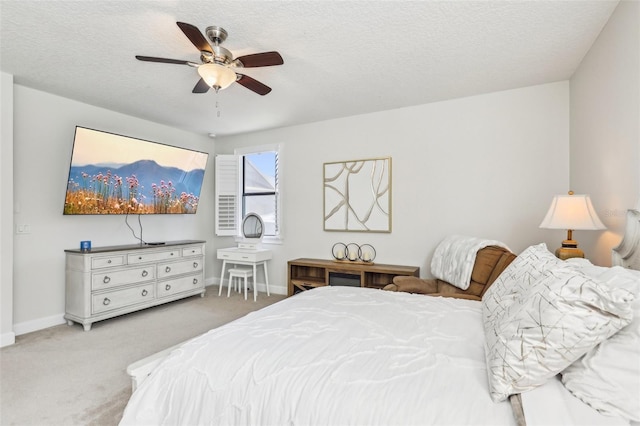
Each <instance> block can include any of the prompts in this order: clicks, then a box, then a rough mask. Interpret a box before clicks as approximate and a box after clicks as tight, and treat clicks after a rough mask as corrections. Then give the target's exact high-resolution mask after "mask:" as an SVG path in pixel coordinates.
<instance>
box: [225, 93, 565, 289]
mask: <svg viewBox="0 0 640 426" xmlns="http://www.w3.org/2000/svg"><path fill="white" fill-rule="evenodd" d="M274 143H281V144H283V145H284V148H283V153H282V161H281V165H282V167H281V183H282V188H281V191H282V193H283V222H284V226H283V232H284V238H285V240H284V244H282V245H280V246H278V245H270V246H269V247H271V248H272V249H273V250H274V259H273V261H272V262H271V265H270V268H271V269H270V273H271V274H270V278H271V283H272V285H273V286H281V287H282V288H283V289H284V286H285V285H286V279H287V273H286V272H287V271H286V262H287V261H288V260H290V259H295V258H298V257H318V258H325V259H329V258H331V247H332V245H333V244H334V243H336V242H343V243H350V242H355V243H358V244H364V243H369V244H372V245H373V246H374V247H375V249H376V251H377V258H376V262H378V263H392V264H405V265H416V266H420V268H421V275H422V276H428V272H429V264H430V262H431V256H432V254H433V251H434V249H435V246H436V245H437V243H438V242H439V241H440V240H441V239H442V238H444V237H445V236H447V235H449V234H453V233H460V234H467V235H473V236H477V237H483V238H491V239H497V240H501V241H504V242H505V243H507V244H508V245H509V246H510V247H511V249H512V250H514V251H516V252H519V251H521V250H522V249H524V248H525V247H527V246H528V245H530V244H533V243H537V242H540V241H547V242H548V244H552V243H553V244H555V243H556V242H559V241H560V240H559V239H558V236H556V235H555V234H554V233H553V232H552V231H545V230H540V229H539V228H538V225H539V224H540V222H541V221H542V218H543V217H544V214H545V212H546V210H547V208H548V204H549V202H550V200H551V196H552V195H553V194H554V193H556V192H563V191H565V190H566V186H567V185H568V182H569V172H568V167H567V166H568V164H569V84H568V82H566V81H565V82H558V83H552V84H546V85H541V86H535V87H527V88H522V89H517V90H510V91H505V92H499V93H491V94H486V95H481V96H474V97H469V98H462V99H456V100H451V101H446V102H439V103H433V104H427V105H421V106H416V107H410V108H403V109H398V110H392V111H385V112H380V113H375V114H367V115H360V116H354V117H348V118H344V119H337V120H330V121H324V122H318V123H312V124H307V125H301V126H295V127H288V128H282V129H276V130H269V131H263V132H257V133H252V134H245V135H239V136H233V137H226V138H219V139H218V140H217V141H216V153H220V154H228V153H233V150H234V149H235V148H237V147H241V146H252V145H263V144H274ZM385 156H390V157H392V163H393V166H392V167H393V176H392V181H393V207H392V209H393V231H392V232H391V233H389V234H374V233H347V232H325V231H323V222H322V200H323V192H322V170H323V163H324V162H330V161H342V160H354V159H364V158H372V157H385ZM233 245H234V241H233V240H232V239H231V238H228V237H226V238H222V237H221V238H216V240H215V247H217V248H221V247H230V246H233ZM220 267H221V265H220V264H216V271H217V272H216V276H218V275H219V273H220Z"/></svg>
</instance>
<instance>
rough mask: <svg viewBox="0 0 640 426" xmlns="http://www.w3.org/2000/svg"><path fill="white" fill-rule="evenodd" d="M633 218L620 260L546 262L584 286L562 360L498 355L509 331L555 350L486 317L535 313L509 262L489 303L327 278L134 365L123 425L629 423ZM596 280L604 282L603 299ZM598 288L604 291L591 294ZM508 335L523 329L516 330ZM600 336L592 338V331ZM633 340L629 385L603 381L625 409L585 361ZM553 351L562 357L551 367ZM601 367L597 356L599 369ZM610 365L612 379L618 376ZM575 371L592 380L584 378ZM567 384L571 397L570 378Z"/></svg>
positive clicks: (634, 368)
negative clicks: (573, 334) (526, 360)
mask: <svg viewBox="0 0 640 426" xmlns="http://www.w3.org/2000/svg"><path fill="white" fill-rule="evenodd" d="M628 219H629V220H628V225H627V232H626V233H625V236H624V239H623V241H622V243H621V244H620V245H619V246H618V247H617V248H616V249H614V255H613V259H614V262H616V264H619V265H622V266H619V267H617V268H598V267H595V266H593V265H591V264H590V263H588V262H586V261H585V262H580V261H575V262H566V266H564V264H563V266H561V268H565V269H567V268H570V269H571V270H570V271H569V270H568V269H567V270H565V269H562V270H560V271H559V270H558V269H553V271H552V273H547V275H545V276H550V275H552V276H554V277H555V278H557V276H559V275H562V274H565V275H566V274H570V275H571V276H570V278H569V279H568V281H569V282H570V283H571V284H570V285H574V284H575V282H576V279H575V276H579V277H581V278H580V279H582V280H583V281H581V282H580V283H579V288H580V291H571V295H570V296H568V297H569V299H570V298H572V297H574V294H578V295H579V296H580V297H582V296H583V295H586V296H585V297H587V298H589V299H588V300H589V302H588V303H585V301H584V300H582V299H581V300H578V301H577V303H574V305H575V306H573V307H572V309H576V310H577V311H576V312H578V314H579V315H582V317H580V316H578V317H575V318H573V319H571V320H572V321H574V323H569V324H576V327H577V328H580V327H582V326H585V327H587V329H586V331H587V332H586V333H585V334H583V335H580V336H578V337H577V343H572V347H578V348H581V347H587V346H588V347H589V348H588V350H586V351H585V350H583V349H578V350H579V351H581V352H580V355H578V356H576V353H577V352H576V353H574V354H572V355H569V352H571V350H569V349H566V348H563V350H562V351H556V352H554V353H555V355H558V354H559V353H560V354H561V356H560V358H562V359H560V360H558V359H555V358H553V357H548V358H544V362H542V361H540V362H538V363H537V364H536V367H535V368H533V370H535V369H536V368H538V369H540V368H541V367H540V366H541V365H542V366H543V367H544V368H543V369H544V370H545V371H543V372H542V373H541V377H542V378H540V377H533V378H532V375H533V376H535V375H536V374H538V373H539V372H536V371H533V373H532V372H531V371H528V370H526V371H525V370H522V368H523V367H522V365H520V364H522V359H519V360H518V361H517V362H512V363H511V364H508V363H505V360H504V359H506V358H508V354H507V352H509V351H510V350H511V351H512V352H513V350H512V348H513V346H509V345H516V344H517V345H518V351H520V352H522V353H523V352H525V349H522V348H524V347H526V346H527V345H531V347H532V348H533V349H532V350H531V352H530V353H534V354H535V356H536V357H545V356H547V354H546V353H543V352H550V351H548V350H547V349H545V351H541V350H540V345H539V344H536V343H532V342H531V341H528V340H527V339H529V338H530V337H531V336H528V335H527V336H528V337H526V336H525V337H526V338H523V339H522V340H516V341H508V339H507V340H505V339H502V340H501V339H499V338H496V336H500V333H505V332H507V333H511V332H510V331H509V328H508V327H506V330H505V327H503V326H499V327H495V328H490V327H489V328H488V325H487V324H490V323H491V321H492V320H495V319H496V318H498V317H500V315H502V317H505V316H512V317H514V318H515V320H516V322H519V323H521V324H522V323H526V321H527V320H529V319H528V318H525V319H523V318H522V317H519V315H520V316H522V315H528V316H529V317H533V315H530V314H528V313H527V311H526V309H525V308H526V305H527V304H530V303H532V302H531V300H534V298H532V297H531V296H530V295H527V296H526V297H525V298H524V299H523V300H519V299H518V298H517V295H515V293H513V292H511V293H509V292H510V291H511V290H510V289H511V288H512V287H514V286H513V285H511V284H510V281H509V280H510V279H511V278H509V276H513V275H514V274H517V273H518V269H517V267H514V268H511V265H510V266H509V268H511V269H508V270H509V271H510V273H509V274H506V272H507V270H505V273H503V274H501V276H500V277H499V279H498V280H500V279H502V278H503V275H505V278H504V279H502V281H501V282H500V283H498V282H496V284H494V285H493V286H492V287H491V288H490V289H489V290H490V291H491V290H493V289H494V287H495V288H496V289H495V291H494V294H492V295H489V292H487V295H489V296H490V297H489V299H492V300H493V301H498V302H499V304H500V306H499V307H498V308H496V306H495V305H492V304H491V302H490V301H489V300H487V301H486V303H485V298H486V297H485V298H483V302H478V301H473V300H464V299H453V298H443V297H430V296H424V295H416V294H410V293H401V292H388V291H380V290H376V289H368V288H353V287H323V288H318V289H314V290H311V291H307V292H303V293H300V294H298V295H295V296H293V297H290V298H287V299H285V300H283V301H281V302H278V303H276V304H274V305H271V306H268V307H266V308H263V309H261V310H259V311H256V312H253V313H251V314H249V315H247V316H245V317H243V318H240V319H238V320H236V321H234V322H232V323H229V324H227V325H225V326H222V327H219V328H216V329H213V330H210V331H209V332H207V333H205V334H203V335H201V336H199V337H197V338H195V339H193V340H190V341H188V342H186V343H184V344H182V345H179V346H178V347H176V348H170V349H169V350H167V351H163V353H161V354H157V355H155V356H153V357H150V358H149V359H145V360H143V361H141V362H139V363H136V364H135V365H133V366H130V368H129V372H130V373H131V374H132V378H133V381H134V386H135V387H136V388H137V389H136V390H135V391H134V392H133V394H132V396H131V399H130V401H129V403H128V405H127V407H126V409H125V412H124V415H123V418H122V420H121V423H120V424H121V425H123V426H126V425H177V424H180V425H191V424H194V425H195V424H220V425H232V424H255V425H285V424H289V425H309V424H314V425H342V424H350V425H422V424H428V425H445V424H450V425H462V424H476V425H482V424H486V425H517V424H519V425H524V424H527V425H529V426H533V425H550V424H562V425H570V424H575V425H587V424H593V425H625V424H635V425H637V424H639V423H637V422H638V421H640V418H636V417H635V416H636V412H635V410H636V407H635V405H634V404H635V402H634V396H633V395H639V394H640V392H638V387H640V366H638V365H637V364H638V362H640V361H638V360H639V359H640V358H639V357H638V352H639V351H640V348H638V347H637V345H636V343H637V342H640V340H629V339H633V338H636V337H638V336H637V335H638V334H639V329H640V327H639V326H638V322H637V320H638V318H637V316H636V317H633V309H636V312H637V308H638V304H637V303H636V304H635V305H634V303H635V301H634V299H633V297H629V296H628V294H629V292H633V291H634V290H633V288H635V289H636V290H635V292H636V293H635V294H637V288H638V287H640V272H633V271H628V270H627V269H624V268H625V267H627V268H628V267H630V266H635V267H637V265H639V264H640V263H639V262H638V261H639V259H640V248H639V247H640V232H638V229H640V228H639V227H638V223H640V222H639V221H640V213H639V212H638V211H635V210H632V211H630V213H629V218H628ZM543 249H544V248H543V247H540V246H536V247H534V248H532V249H528V250H529V251H527V250H525V252H523V253H522V254H521V255H519V256H518V258H517V259H516V261H514V262H513V263H514V264H515V263H516V262H517V261H518V259H531V256H532V254H531V253H533V255H534V257H535V256H542V257H543V258H544V256H546V255H544V253H543V255H540V253H542V252H543ZM536 259H537V258H536ZM549 261H550V262H553V261H551V260H550V259H549ZM520 263H527V262H525V261H524V260H522V261H521V262H520ZM528 263H531V262H528ZM536 265H537V264H536ZM536 268H538V266H536ZM575 271H579V272H575ZM611 271H614V272H615V274H614V275H615V277H616V278H615V279H617V277H618V275H620V274H627V273H628V274H630V275H628V274H627V275H624V276H625V277H626V278H627V281H626V284H627V287H625V288H623V289H620V288H618V287H616V290H615V291H613V290H612V289H611V288H609V287H612V286H613V284H611V283H613V282H614V281H615V280H614V281H611V280H609V281H607V282H605V281H606V280H608V279H609V278H607V277H610V276H611ZM543 272H544V271H543ZM602 274H604V275H602ZM605 275H606V276H605ZM596 276H597V277H601V279H602V280H601V281H598V280H596V278H594V277H596ZM512 278H513V277H512ZM555 278H554V279H555ZM616 282H617V281H616ZM592 283H596V284H597V285H596V284H593V285H596V287H595V290H594V289H591V290H589V289H588V287H589V286H590V285H592ZM603 283H605V284H606V283H609V284H610V285H609V287H606V286H604V284H603ZM634 286H635V287H634ZM623 287H624V286H623ZM563 288H564V289H567V288H569V289H571V287H563ZM585 289H586V290H585ZM583 290H584V291H583ZM610 290H611V291H610ZM624 292H626V293H624ZM601 293H602V294H605V293H606V295H610V293H611V295H610V297H609V296H607V297H609V298H608V299H606V297H605V296H602V294H601ZM613 293H615V295H613ZM623 293H624V295H623ZM594 295H595V296H594ZM596 296H597V297H596ZM594 298H595V299H598V300H597V301H594V300H595V299H594ZM602 298H605V299H606V300H605V301H604V302H600V301H599V299H602ZM525 299H526V300H525ZM505 300H508V301H509V303H507V304H505ZM639 300H640V298H639ZM537 303H538V304H537V305H536V309H540V306H541V304H540V303H539V302H537ZM589 304H590V307H587V308H586V309H589V310H588V315H587V317H586V319H584V318H585V317H584V316H585V311H584V309H585V305H589ZM505 305H508V306H505ZM563 309H564V308H563ZM523 312H524V313H523ZM502 317H501V318H502ZM567 317H571V315H568V314H567V315H565V314H564V313H563V315H562V319H557V320H556V319H555V317H554V327H553V330H552V331H551V332H549V331H544V327H539V328H540V329H539V330H534V331H531V330H530V329H535V328H536V327H528V328H527V327H525V331H524V332H523V333H524V335H526V334H527V333H529V332H532V333H534V334H535V333H540V332H541V333H542V334H543V336H544V338H543V340H545V339H549V340H551V339H552V338H553V336H552V335H553V333H554V332H557V331H558V329H559V328H560V327H557V324H560V323H559V322H556V321H565V318H567ZM576 318H577V319H578V320H579V321H577V322H576ZM511 319H513V318H511ZM535 321H538V323H536V324H542V322H544V321H542V322H540V318H537V319H535ZM535 321H534V322H535ZM541 330H542V331H541ZM567 330H568V328H567V327H565V328H564V329H563V330H562V340H561V345H565V346H566V342H567V341H568V339H569V338H568V337H567V334H568V333H567ZM625 333H626V334H625ZM512 334H518V335H519V337H522V335H521V334H520V332H518V333H512ZM596 335H601V337H600V338H599V339H600V340H599V341H598V342H597V343H595V344H594V342H595V340H594V339H596V337H595V336H596ZM618 337H620V338H619V339H618V341H617V342H616V341H615V340H616V338H618ZM589 339H592V340H589ZM587 340H589V341H588V342H587ZM629 341H633V342H636V343H631V345H632V347H630V348H628V349H630V350H631V352H630V353H627V354H626V355H622V356H623V357H627V358H625V359H626V361H625V363H627V364H628V363H629V362H630V363H631V364H630V365H625V366H624V368H623V369H622V370H621V371H618V373H616V374H618V375H620V374H621V375H622V376H623V377H622V379H621V380H622V381H626V382H627V383H626V384H625V386H626V387H624V388H623V389H612V388H610V387H611V386H614V387H615V385H616V384H615V383H614V384H613V385H612V384H611V383H608V384H606V386H609V387H608V388H607V387H605V388H604V389H605V390H604V391H605V392H608V393H609V394H610V395H617V394H616V392H618V393H624V392H626V393H627V394H628V393H631V395H632V396H631V397H630V399H629V401H626V406H623V407H621V408H620V407H616V404H617V403H618V399H620V398H614V400H613V401H603V402H602V404H603V405H598V404H599V403H600V400H595V401H594V398H596V399H597V398H602V397H600V396H599V395H598V392H595V395H591V394H589V391H590V390H591V388H593V387H594V386H596V387H597V386H598V385H599V382H597V381H596V382H593V378H592V376H594V375H593V374H589V368H591V367H593V366H592V365H590V364H589V363H593V364H594V365H595V366H596V367H599V366H600V364H602V361H601V358H602V357H603V356H608V357H609V358H611V357H612V356H613V357H617V356H618V355H617V354H619V352H615V351H616V350H619V346H620V345H623V346H624V348H627V346H629V343H628V342H629ZM488 342H489V343H488ZM505 342H506V343H505ZM545 344H549V343H548V342H547V341H546V340H545ZM501 345H502V346H501ZM504 345H506V346H504ZM581 345H582V346H581ZM607 345H609V346H607ZM616 345H617V346H616ZM603 348H604V349H603ZM565 349H566V350H565ZM585 353H586V355H584V356H582V355H583V354H585ZM496 354H497V356H496ZM612 354H614V355H612ZM503 358H504V359H503ZM565 358H566V359H565ZM616 359H618V358H616ZM629 360H631V361H629ZM634 362H635V365H634V364H633V363H634ZM554 363H556V364H558V363H559V364H558V365H560V367H558V366H556V367H552V366H551V365H552V364H554ZM563 363H564V364H563ZM583 364H584V365H583ZM605 364H606V363H605ZM614 364H615V362H614ZM609 367H611V366H610V365H604V366H603V367H602V368H603V369H604V370H603V371H606V368H609ZM614 367H619V366H616V365H614ZM554 368H555V370H554ZM558 368H560V369H558ZM581 368H582V370H581ZM572 369H573V370H572ZM585 369H586V370H585ZM556 370H557V371H556ZM523 371H524V372H523ZM585 371H587V372H586V373H585ZM534 373H535V374H534ZM563 373H564V375H563ZM514 374H515V375H514ZM616 374H613V375H611V377H608V379H617V378H618V376H617V375H616ZM538 376H540V374H538ZM565 376H566V377H567V378H565ZM596 376H597V374H596ZM569 378H570V379H571V380H569ZM584 378H586V379H588V380H591V382H587V384H586V385H585V383H581V380H582V379H584ZM609 381H611V380H609ZM594 383H595V384H594ZM570 384H571V386H573V391H574V392H575V393H577V394H578V395H579V397H576V396H574V393H572V392H570V391H569V390H568V389H569V388H570V387H571V386H569V385H570ZM602 386H605V384H603V385H602ZM585 388H586V392H583V393H581V392H582V391H583V390H584V389H585ZM634 392H638V393H636V394H634ZM604 399H606V398H604ZM638 399H639V400H640V398H638ZM583 401H584V402H583ZM585 402H587V403H589V404H590V405H588V404H587V403H585ZM607 404H609V405H607ZM638 404H640V401H639V402H638ZM622 405H624V404H622ZM612 406H613V408H612ZM629 406H630V408H629ZM593 407H595V408H593Z"/></svg>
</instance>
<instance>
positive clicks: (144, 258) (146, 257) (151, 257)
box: [127, 249, 180, 265]
mask: <svg viewBox="0 0 640 426" xmlns="http://www.w3.org/2000/svg"><path fill="white" fill-rule="evenodd" d="M179 258H180V249H175V250H164V251H156V252H153V253H131V254H129V255H127V263H129V265H136V264H139V263H148V262H157V261H159V260H166V259H179Z"/></svg>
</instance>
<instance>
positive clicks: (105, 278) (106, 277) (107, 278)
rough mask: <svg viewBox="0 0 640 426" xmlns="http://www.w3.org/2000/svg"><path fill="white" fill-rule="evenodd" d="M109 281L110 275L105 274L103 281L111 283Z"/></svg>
mask: <svg viewBox="0 0 640 426" xmlns="http://www.w3.org/2000/svg"><path fill="white" fill-rule="evenodd" d="M109 281H111V278H109V276H108V275H105V276H104V278H103V279H102V282H103V283H104V284H108V283H109Z"/></svg>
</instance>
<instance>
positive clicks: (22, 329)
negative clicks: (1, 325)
mask: <svg viewBox="0 0 640 426" xmlns="http://www.w3.org/2000/svg"><path fill="white" fill-rule="evenodd" d="M66 322H67V321H66V320H65V319H64V314H58V315H52V316H50V317H45V318H38V319H35V320H31V321H25V322H21V323H18V324H14V325H13V331H14V333H15V334H16V336H20V335H21V334H27V333H31V332H32V331H38V330H42V329H45V328H49V327H53V326H55V325H60V324H65V323H66Z"/></svg>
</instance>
